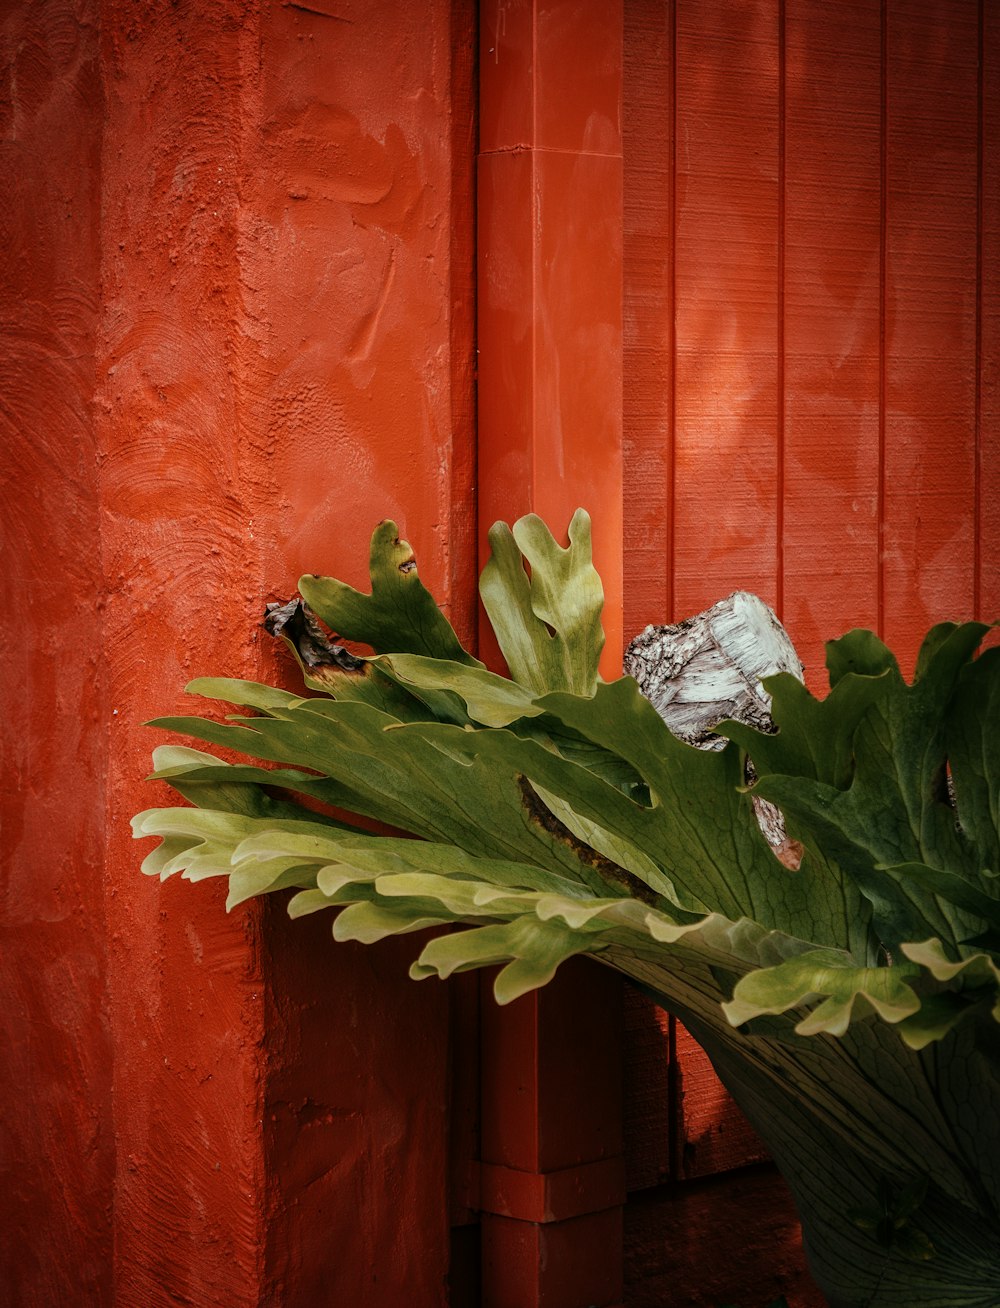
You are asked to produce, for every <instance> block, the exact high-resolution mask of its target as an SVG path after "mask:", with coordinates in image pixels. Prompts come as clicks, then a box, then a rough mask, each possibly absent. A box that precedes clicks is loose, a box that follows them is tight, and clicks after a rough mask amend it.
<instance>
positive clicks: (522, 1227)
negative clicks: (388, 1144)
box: [478, 0, 624, 1308]
mask: <svg viewBox="0 0 1000 1308" xmlns="http://www.w3.org/2000/svg"><path fill="white" fill-rule="evenodd" d="M621 24H622V11H621V5H620V3H618V4H608V3H607V0H552V2H551V3H547V4H542V3H540V2H539V0H514V3H501V2H500V0H491V3H489V4H486V5H484V7H483V9H482V15H481V40H480V69H481V82H480V94H481V137H480V155H479V251H478V256H479V379H480V384H479V519H480V536H481V542H482V545H483V554H484V561H485V555H486V548H485V545H486V542H485V536H486V532H487V531H488V529H489V527H490V525H491V524H492V523H493V522H494V521H496V520H497V519H498V518H503V519H505V520H506V521H508V522H510V521H512V520H513V519H515V518H517V517H519V516H520V515H521V514H524V513H527V512H535V513H539V514H540V515H541V516H542V517H544V518H545V519H546V520H547V522H548V523H549V525H550V527H551V529H552V530H553V532H554V533H556V535H557V536H559V535H561V534H562V533H564V532H565V529H566V526H567V524H568V522H569V519H570V516H571V514H572V512H573V510H574V509H575V508H576V507H577V506H578V505H581V504H582V505H583V506H584V507H585V508H587V509H589V510H590V512H591V515H592V517H593V520H594V560H595V563H596V565H597V567H598V569H599V570H600V572H601V574H602V577H603V580H604V586H605V597H606V605H605V613H604V625H605V632H606V635H607V644H606V646H605V651H604V655H603V657H602V663H601V667H602V672H603V674H604V676H605V677H608V678H610V677H615V676H617V675H619V673H620V670H621V653H622V628H621V586H622V565H621V559H622V499H621V489H622V444H621V420H622V419H621V368H622V325H621V319H622V282H621V267H622V264H621V261H622V244H621V243H622V210H621V205H622V159H621V78H622V35H621V31H622V29H621ZM481 653H482V655H483V657H484V658H486V659H487V660H489V659H490V658H491V657H495V655H496V651H495V645H494V643H493V642H492V640H491V638H490V635H489V634H488V633H487V632H484V634H483V641H482V644H481ZM481 1020H482V1039H483V1045H482V1137H481V1139H482V1155H481V1157H482V1167H481V1171H480V1208H481V1211H482V1266H483V1290H482V1302H483V1305H484V1308H543V1306H544V1308H576V1305H578V1304H584V1303H586V1304H601V1305H611V1304H618V1303H620V1300H621V1274H622V1273H621V1229H622V1218H621V1203H622V1199H623V1197H624V1194H623V1192H624V1181H623V1178H624V1165H623V1159H622V1141H621V1071H620V1067H621V1064H620V1050H619V1046H618V1040H619V1035H620V1026H621V990H620V986H619V984H618V982H617V981H616V979H615V978H612V977H611V976H609V975H607V974H606V973H605V972H604V971H603V970H602V969H598V968H595V967H593V966H592V965H587V964H580V965H579V966H578V967H573V966H572V965H567V966H566V967H564V968H562V969H560V972H559V975H558V976H557V977H556V978H555V980H554V981H553V982H552V984H551V985H549V986H547V987H546V988H545V989H544V991H542V992H540V993H535V994H531V995H525V996H523V997H522V998H521V999H520V1000H518V1001H517V1002H516V1003H514V1004H511V1005H509V1006H507V1007H505V1008H502V1009H501V1008H499V1007H498V1006H497V1005H496V1003H495V1002H494V999H493V996H492V994H491V993H490V994H487V995H484V1001H483V1005H482V1010H481ZM584 1079H586V1083H587V1093H586V1094H580V1093H579V1091H580V1086H581V1084H582V1083H583V1080H584ZM567 1182H569V1184H568V1186H567Z"/></svg>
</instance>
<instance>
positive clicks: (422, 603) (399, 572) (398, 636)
mask: <svg viewBox="0 0 1000 1308" xmlns="http://www.w3.org/2000/svg"><path fill="white" fill-rule="evenodd" d="M370 566H371V580H372V589H371V594H370V595H365V594H363V593H362V592H361V591H359V590H355V589H354V587H353V586H348V585H347V584H346V583H345V582H342V581H337V580H336V579H335V578H333V577H319V576H315V575H312V576H305V577H302V578H301V579H300V581H299V590H300V591H301V592H302V595H303V598H304V599H305V600H306V602H307V603H308V604H309V605H310V607H311V608H312V609H313V610H314V611H315V612H316V613H318V614H319V616H320V617H321V618H322V619H323V621H324V622H325V623H326V625H327V626H328V627H329V628H330V630H331V631H334V632H336V633H337V635H338V636H342V637H343V638H344V639H345V640H351V641H358V642H360V643H362V644H365V645H370V646H371V647H372V649H374V650H376V651H378V653H380V654H389V653H407V654H427V655H431V656H432V657H434V658H441V659H452V660H454V661H456V662H458V663H469V664H472V665H474V666H481V665H480V664H479V663H478V660H477V659H474V658H473V657H472V655H471V654H468V653H466V651H465V650H464V649H463V648H462V646H461V644H460V642H459V639H458V637H457V636H456V635H455V632H454V631H453V629H452V626H451V623H450V622H449V621H448V619H447V618H446V617H445V616H444V614H443V613H442V612H441V610H440V609H439V608H438V606H437V604H436V603H435V602H434V597H433V596H432V595H431V593H430V591H429V590H427V588H426V587H425V586H424V584H423V582H422V581H421V580H420V578H419V576H418V575H417V565H416V562H415V560H414V557H413V551H412V550H411V549H410V546H409V545H408V544H407V542H406V541H405V540H400V539H399V531H398V529H397V527H396V524H395V523H394V522H390V521H388V520H386V521H385V522H380V523H379V525H378V526H377V527H376V528H375V531H374V533H373V535H372V544H371V559H370Z"/></svg>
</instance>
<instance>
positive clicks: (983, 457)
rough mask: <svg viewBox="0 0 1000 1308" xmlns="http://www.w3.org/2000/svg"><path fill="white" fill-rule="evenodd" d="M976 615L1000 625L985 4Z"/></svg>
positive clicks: (998, 404) (998, 362)
mask: <svg viewBox="0 0 1000 1308" xmlns="http://www.w3.org/2000/svg"><path fill="white" fill-rule="evenodd" d="M979 19H980V41H981V45H982V64H981V74H980V86H979V91H980V119H979V123H980V132H979V196H978V200H979V286H978V297H977V305H976V309H977V318H978V322H979V347H978V352H977V363H978V367H977V374H978V386H977V400H978V403H977V414H976V417H977V428H976V435H977V461H976V466H977V474H978V475H977V490H978V498H977V504H976V507H977V538H976V539H977V547H978V548H977V552H976V564H977V567H976V577H977V582H978V585H977V590H978V594H977V613H976V616H977V617H979V618H981V619H982V620H984V621H986V622H993V621H996V620H997V619H1000V148H998V145H997V143H998V142H1000V9H998V7H997V6H996V5H995V4H991V3H990V2H989V0H981V4H980V12H979Z"/></svg>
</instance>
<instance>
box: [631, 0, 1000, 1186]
mask: <svg viewBox="0 0 1000 1308" xmlns="http://www.w3.org/2000/svg"><path fill="white" fill-rule="evenodd" d="M625 11H626V17H625V105H624V142H625V144H624V167H625V368H624V406H625V419H624V434H625V450H626V467H625V487H624V497H625V633H626V639H628V638H629V637H630V636H631V635H633V634H635V633H636V632H637V631H640V630H641V629H642V628H643V627H644V626H645V625H646V624H647V623H649V622H664V621H669V620H677V619H680V618H682V617H684V616H686V615H688V614H691V613H694V612H696V611H697V610H699V609H701V608H703V607H705V606H706V605H708V604H710V603H712V602H714V601H715V600H717V599H719V598H721V597H722V596H724V595H726V594H728V593H729V592H730V591H732V590H734V589H736V588H737V587H746V588H748V589H750V590H753V591H756V592H757V593H758V594H760V595H761V596H762V597H763V598H764V599H765V600H767V601H768V602H769V603H771V604H773V605H774V606H775V607H776V609H777V611H778V613H779V615H780V616H781V617H782V618H783V620H784V622H785V624H786V625H787V627H788V629H789V631H790V633H791V635H792V638H793V640H794V641H795V643H796V645H797V647H798V649H799V651H800V653H801V654H802V656H803V659H804V661H805V663H806V669H807V679H808V681H809V683H810V685H811V686H812V687H813V689H815V690H822V688H823V686H824V685H825V678H824V667H823V642H824V641H825V640H827V639H829V638H830V637H833V636H836V635H838V634H840V633H842V632H843V631H845V630H847V629H848V628H850V627H852V626H871V627H875V628H877V629H878V630H879V631H880V632H881V633H882V634H883V636H884V637H885V638H886V639H887V640H888V641H889V642H890V644H892V646H893V647H894V648H895V649H896V650H897V652H898V653H899V654H900V656H901V658H902V662H903V665H904V668H905V669H910V668H912V664H913V660H914V657H915V654H916V649H917V646H918V643H919V639H920V637H921V636H922V634H923V633H924V632H925V631H926V630H927V628H928V627H929V626H930V625H931V624H932V623H934V622H936V621H940V620H942V619H945V618H956V619H960V618H967V617H971V616H973V615H975V616H981V617H983V618H986V619H992V618H998V617H1000V545H998V531H997V529H998V527H1000V466H998V465H1000V459H998V457H997V456H998V453H1000V430H998V422H997V389H998V388H997V361H996V360H997V347H998V344H1000V340H998V317H1000V315H998V308H997V277H998V270H1000V233H998V226H1000V219H998V208H1000V178H998V155H1000V12H998V7H997V6H996V5H993V4H992V3H990V0H843V2H842V3H837V4H830V3H827V2H825V0H627V3H626V6H625ZM632 1002H634V1003H635V1004H636V1007H635V1009H634V1010H633V1011H632V1012H631V1013H630V1015H629V1024H630V1026H631V1028H632V1036H631V1054H630V1056H629V1058H630V1063H629V1075H628V1078H627V1084H628V1085H629V1086H631V1087H632V1089H631V1092H630V1097H629V1103H630V1109H629V1112H630V1121H629V1123H628V1136H629V1138H630V1139H631V1141H632V1156H631V1168H630V1172H631V1180H632V1184H633V1186H645V1185H652V1184H655V1183H656V1182H657V1181H658V1180H663V1179H665V1178H681V1177H685V1176H686V1177H691V1176H701V1175H705V1174H707V1173H712V1172H717V1171H720V1170H725V1169H727V1168H730V1167H732V1166H735V1165H737V1164H739V1163H740V1162H743V1161H748V1160H750V1159H752V1158H754V1157H757V1156H758V1153H757V1146H756V1144H755V1143H754V1142H753V1141H752V1139H751V1137H750V1136H749V1134H748V1133H746V1131H745V1130H744V1129H743V1128H742V1127H741V1126H739V1125H738V1119H737V1118H736V1117H735V1115H734V1114H733V1113H732V1110H731V1108H730V1107H729V1106H727V1104H726V1101H725V1096H724V1095H723V1093H722V1091H721V1088H720V1087H719V1086H718V1084H717V1082H715V1081H714V1078H713V1077H712V1076H711V1074H710V1072H709V1070H708V1069H707V1067H706V1065H705V1062H704V1059H703V1057H702V1056H701V1055H700V1053H699V1052H698V1051H697V1050H695V1049H693V1048H692V1047H691V1046H690V1042H689V1041H688V1040H687V1038H686V1036H685V1034H684V1032H683V1031H681V1030H679V1029H675V1028H674V1026H673V1024H672V1023H670V1022H668V1021H667V1020H666V1019H662V1018H660V1017H658V1016H656V1015H655V1014H653V1013H652V1012H651V1011H650V1010H649V1009H647V1008H644V1007H643V1005H642V1002H641V1001H638V1000H636V1001H632ZM658 1059H659V1060H663V1064H664V1066H665V1067H666V1068H667V1071H666V1072H665V1073H663V1074H661V1079H662V1080H663V1082H664V1084H666V1083H667V1082H669V1084H670V1086H671V1093H670V1096H669V1097H670V1101H671V1102H670V1107H669V1110H660V1111H658V1110H656V1109H654V1108H651V1107H650V1105H649V1104H648V1103H643V1102H642V1095H641V1087H642V1085H643V1084H644V1083H645V1082H646V1080H647V1079H648V1077H649V1075H650V1070H649V1069H650V1067H651V1066H654V1065H656V1063H657V1060H658Z"/></svg>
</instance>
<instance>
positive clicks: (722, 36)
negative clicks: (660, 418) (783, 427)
mask: <svg viewBox="0 0 1000 1308" xmlns="http://www.w3.org/2000/svg"><path fill="white" fill-rule="evenodd" d="M777 37H778V12H777V8H776V6H775V4H774V3H773V0H752V2H751V3H729V2H728V0H710V3H704V0H697V2H696V0H678V5H677V45H676V73H675V76H676V105H677V110H676V151H677V183H676V213H677V219H676V269H675V285H676V308H675V314H676V334H677V335H676V339H677V364H676V388H675V397H674V399H675V412H676V435H675V443H674V484H675V496H674V508H675V514H674V524H673V537H674V547H673V548H674V585H675V600H674V614H675V616H676V617H683V616H686V615H687V614H689V613H696V612H699V611H700V610H701V609H704V608H707V607H708V606H709V605H710V604H712V603H714V602H715V600H717V599H720V598H721V597H722V596H723V595H727V594H729V593H730V591H733V590H736V589H744V590H751V591H755V592H756V593H758V594H759V595H760V596H761V598H762V599H763V600H764V601H765V602H766V603H768V604H770V605H771V606H772V607H774V605H775V602H776V599H777V568H776V558H777V544H778V514H777V511H776V510H777V504H778V500H779V490H778V484H777V479H778V473H779V448H778V329H779V322H778V306H779V297H778V268H779V230H778V207H779V187H778V182H779V166H778V165H779V150H778V145H779V120H778V93H779V65H780V52H779V49H778V44H777ZM709 503H710V504H711V510H710V513H706V509H707V508H708V505H709ZM779 616H780V614H779Z"/></svg>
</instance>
